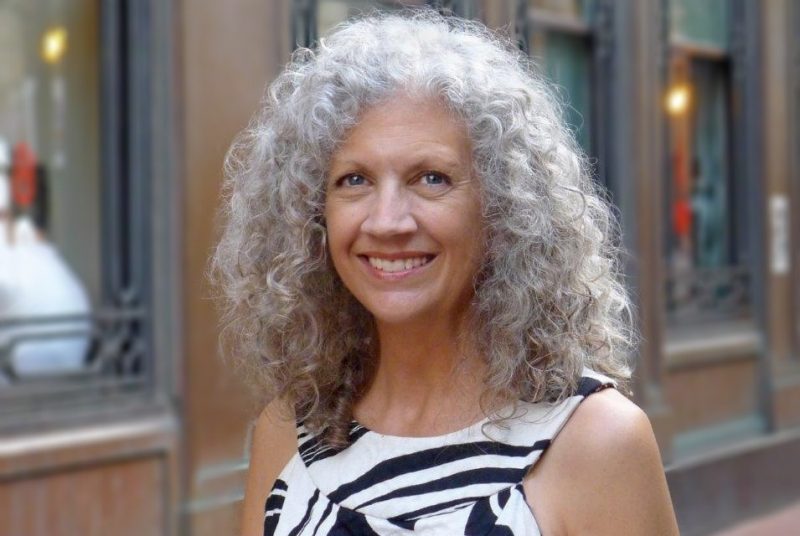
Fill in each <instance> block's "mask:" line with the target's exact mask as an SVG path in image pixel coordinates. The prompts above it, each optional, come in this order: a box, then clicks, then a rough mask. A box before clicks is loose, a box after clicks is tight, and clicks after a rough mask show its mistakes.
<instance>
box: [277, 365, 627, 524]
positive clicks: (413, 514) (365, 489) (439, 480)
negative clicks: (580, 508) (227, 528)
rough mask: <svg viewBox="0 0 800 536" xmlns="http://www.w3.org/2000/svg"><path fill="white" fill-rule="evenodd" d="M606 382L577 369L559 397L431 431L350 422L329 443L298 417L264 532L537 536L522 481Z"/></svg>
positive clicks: (607, 383)
mask: <svg viewBox="0 0 800 536" xmlns="http://www.w3.org/2000/svg"><path fill="white" fill-rule="evenodd" d="M613 385H614V384H613V381H611V380H610V379H608V378H606V377H604V376H601V375H599V374H597V373H595V372H592V371H590V370H588V369H586V370H584V374H583V378H582V379H581V382H580V386H579V389H578V392H577V393H576V394H575V395H574V396H572V397H570V398H567V399H566V400H563V401H561V402H559V403H557V404H547V403H536V404H529V403H525V404H520V409H519V411H517V412H516V414H515V415H514V417H512V419H511V420H509V421H506V422H505V423H503V424H502V425H500V426H495V425H492V424H489V420H488V419H486V420H484V421H482V422H479V423H476V424H474V425H472V426H470V427H468V428H465V429H463V430H459V431H457V432H453V433H450V434H446V435H442V436H436V437H397V436H387V435H382V434H379V433H376V432H373V431H371V430H368V429H367V428H365V427H364V426H362V425H360V424H358V423H353V424H352V425H351V429H350V445H349V446H348V447H347V448H345V449H344V450H338V451H337V450H334V449H331V448H328V447H326V446H325V445H324V444H322V443H321V442H320V441H319V440H318V438H316V437H315V436H313V435H312V434H310V433H309V432H308V431H307V430H306V429H305V427H303V425H302V424H299V425H298V428H297V430H298V452H297V454H295V456H294V457H293V458H292V459H291V460H290V461H289V463H288V464H287V465H286V467H285V468H284V469H283V471H282V472H281V474H280V476H279V477H278V479H277V480H276V482H275V484H274V486H273V488H272V491H271V492H270V495H269V497H268V498H267V501H266V505H265V515H264V534H265V536H273V535H280V536H286V535H288V536H301V535H302V536H306V535H309V536H310V535H318V536H322V535H341V536H344V535H354V536H356V535H357V536H368V535H381V536H384V535H406V534H424V535H435V536H439V535H442V536H444V535H447V536H453V535H456V534H464V535H470V536H472V535H482V536H483V535H492V536H501V535H503V536H516V535H525V536H529V535H539V534H540V531H539V528H538V526H537V524H536V520H535V519H534V517H533V514H532V513H531V510H530V508H529V507H528V505H527V502H526V499H525V493H524V491H523V488H522V480H523V478H524V477H525V475H526V474H527V473H528V471H529V470H530V468H531V467H533V465H534V464H535V463H536V462H537V460H539V458H540V457H541V455H542V453H543V452H544V451H545V450H546V449H547V447H548V446H549V445H550V442H551V441H552V440H553V438H555V436H556V435H557V434H558V432H559V431H560V430H561V428H562V427H563V426H564V424H565V423H566V422H567V420H568V419H569V417H570V416H571V415H572V413H573V412H574V411H575V409H576V408H577V407H578V404H580V402H581V401H583V399H584V398H585V397H586V396H588V395H590V394H591V393H594V392H596V391H599V390H601V389H604V388H606V387H612V386H613Z"/></svg>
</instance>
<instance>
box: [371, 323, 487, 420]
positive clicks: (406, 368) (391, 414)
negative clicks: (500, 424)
mask: <svg viewBox="0 0 800 536" xmlns="http://www.w3.org/2000/svg"><path fill="white" fill-rule="evenodd" d="M376 327H377V331H378V340H379V359H378V366H377V368H376V370H375V374H374V376H373V378H372V382H371V383H370V386H369V388H368V389H367V392H366V393H365V394H364V396H363V397H362V399H361V400H360V401H359V403H358V404H357V405H356V408H355V409H356V418H358V420H360V421H361V422H363V423H364V424H366V425H367V426H368V427H370V428H373V429H375V430H378V431H382V432H384V433H391V434H396V435H429V434H432V433H433V434H436V433H445V432H448V431H452V429H458V428H461V427H462V426H465V425H467V424H470V423H472V422H474V421H476V420H480V418H482V415H481V414H480V395H481V393H482V391H483V389H482V385H483V372H484V363H483V362H482V360H481V359H480V358H479V356H477V355H476V352H475V351H474V344H470V340H469V338H468V337H464V336H462V333H463V322H455V323H453V322H450V323H448V322H417V323H413V324H403V325H385V324H381V323H378V325H377V326H376ZM448 428H450V429H448Z"/></svg>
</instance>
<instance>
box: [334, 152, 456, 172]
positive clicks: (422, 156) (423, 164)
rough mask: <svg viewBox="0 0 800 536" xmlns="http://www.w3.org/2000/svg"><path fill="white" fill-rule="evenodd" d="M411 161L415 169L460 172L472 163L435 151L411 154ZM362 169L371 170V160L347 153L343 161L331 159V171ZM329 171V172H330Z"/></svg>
mask: <svg viewBox="0 0 800 536" xmlns="http://www.w3.org/2000/svg"><path fill="white" fill-rule="evenodd" d="M409 159H410V160H412V161H413V162H414V163H413V164H412V165H411V166H410V167H412V168H413V169H420V170H422V169H425V168H432V169H446V170H453V171H455V170H459V169H461V168H462V167H465V168H470V167H471V162H470V163H466V165H465V163H464V162H462V161H461V160H460V159H458V158H455V157H453V156H450V155H444V154H442V153H440V152H437V151H433V152H427V151H426V152H420V153H419V154H416V155H415V154H413V153H412V154H410V155H409ZM334 167H335V168H345V169H351V168H361V169H369V168H370V167H371V165H370V158H367V159H364V160H361V159H358V158H356V157H351V156H348V155H347V153H345V155H344V158H341V159H333V158H332V159H331V162H330V169H333V168H334ZM330 169H329V170H330Z"/></svg>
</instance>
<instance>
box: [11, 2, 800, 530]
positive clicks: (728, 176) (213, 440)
mask: <svg viewBox="0 0 800 536" xmlns="http://www.w3.org/2000/svg"><path fill="white" fill-rule="evenodd" d="M424 3H429V4H433V5H435V7H439V8H442V9H448V10H450V11H452V12H454V13H456V14H458V15H461V16H465V17H469V18H475V19H479V20H482V21H484V22H486V23H487V24H488V25H489V26H491V27H494V28H498V29H499V30H500V31H503V32H505V33H507V34H508V35H509V36H510V37H511V38H512V39H514V40H516V41H517V42H518V43H519V46H520V47H521V48H522V49H523V50H525V51H527V52H528V53H529V54H530V55H531V56H533V57H534V58H535V59H536V61H537V62H538V64H539V66H540V68H541V69H542V71H543V72H544V73H545V74H546V75H547V76H549V77H550V78H551V79H552V80H553V81H554V82H555V83H556V84H557V85H558V87H559V88H560V89H559V91H560V94H561V96H562V97H563V99H564V101H565V102H566V103H567V104H568V106H567V107H566V108H565V115H566V118H567V120H568V121H569V122H570V123H571V124H572V126H573V128H574V130H575V133H576V137H577V138H578V140H579V141H580V143H581V144H582V145H583V147H584V148H585V149H586V151H587V153H588V154H589V155H590V156H591V157H592V158H593V159H594V160H595V162H596V166H595V175H596V179H597V181H598V182H599V183H600V184H602V185H603V186H604V188H605V189H606V190H607V192H608V196H609V199H610V200H611V201H612V202H613V203H614V204H615V206H616V207H617V209H618V211H619V217H620V221H621V223H622V228H623V242H624V245H625V246H626V248H627V249H628V251H629V252H630V255H629V257H628V258H626V271H627V273H628V281H629V284H630V287H631V290H632V293H633V295H634V296H635V301H636V306H637V312H638V315H637V318H638V323H639V326H638V327H639V330H640V331H641V333H642V338H643V344H642V345H641V348H640V350H639V352H638V354H637V356H636V376H635V383H634V398H635V400H636V402H637V403H638V404H639V405H641V406H642V407H643V408H644V409H645V410H646V411H647V412H648V414H649V415H650V418H651V420H652V422H653V426H654V430H655V432H656V435H657V438H658V440H659V445H660V447H661V450H662V455H663V457H664V461H665V464H666V466H667V469H668V477H669V481H670V487H671V491H672V495H673V500H674V502H675V505H676V509H677V512H678V516H679V520H680V523H681V526H682V529H683V531H684V533H685V534H705V533H708V532H710V531H712V530H714V529H716V528H720V527H723V526H725V525H727V524H730V523H732V522H734V521H736V520H738V519H742V518H745V517H748V516H751V515H755V514H757V513H762V512H764V511H766V510H769V509H771V508H774V507H778V506H780V505H782V504H785V503H787V502H789V501H791V500H793V499H794V500H796V499H797V498H799V497H800V469H799V468H798V467H800V464H797V463H793V461H794V460H797V459H800V278H798V275H800V264H798V263H799V262H800V257H799V256H798V255H799V254H800V247H798V246H799V245H800V238H798V237H800V212H798V207H800V32H797V31H796V28H798V27H800V5H798V4H797V3H796V2H792V1H791V0H770V1H769V2H759V1H756V0H705V1H703V2H695V1H692V0H642V1H636V0H619V1H613V0H450V1H430V2H425V1H424V0H417V1H394V0H383V1H381V0H294V1H292V0H232V1H228V2H215V1H211V0H193V1H189V0H183V1H177V0H173V1H160V0H142V1H135V2H134V1H125V0H96V1H90V0H37V1H32V2H31V1H27V0H0V157H2V156H3V154H6V153H7V155H8V157H7V158H6V159H5V160H7V162H5V161H4V159H3V158H0V190H2V188H4V186H3V184H4V183H5V184H7V188H6V190H7V192H8V195H7V198H8V200H7V201H3V192H2V191H0V535H3V536H5V535H6V534H8V535H15V536H16V535H29V534H191V535H218V534H232V533H235V531H236V530H237V518H238V509H239V506H240V501H241V490H242V487H243V479H244V474H245V470H246V465H247V445H248V442H249V438H248V434H249V426H250V422H251V421H252V419H253V418H254V416H255V415H256V414H257V411H258V403H257V402H254V401H253V400H251V399H250V398H248V396H247V394H246V393H245V392H244V388H243V387H242V385H241V382H240V381H239V380H238V379H237V378H236V377H235V373H234V371H233V370H231V367H230V366H228V365H226V364H225V362H224V361H223V360H221V359H220V356H219V355H218V352H217V334H218V331H217V317H216V314H215V310H214V307H213V304H212V300H211V298H212V294H213V291H212V289H210V288H209V287H208V285H207V283H206V279H205V275H204V272H205V269H206V265H207V258H208V255H209V253H210V251H211V248H212V247H213V243H214V238H215V236H216V231H215V219H214V216H213V215H214V213H215V211H216V209H217V207H218V203H219V186H220V183H221V178H222V161H223V159H224V155H225V152H226V149H227V147H228V146H229V144H230V142H231V140H232V138H233V137H234V136H235V134H236V133H237V132H238V131H239V130H241V129H242V128H243V127H244V126H245V125H246V124H247V121H248V119H249V117H250V116H251V115H252V114H253V113H254V111H255V110H256V109H257V107H258V104H259V101H260V99H261V97H262V95H263V91H264V89H265V85H266V84H268V83H269V82H270V81H271V80H272V79H273V78H274V77H275V76H276V75H277V73H278V72H279V71H280V69H281V67H282V66H283V65H284V64H285V63H286V61H288V58H289V55H290V53H291V51H292V50H293V49H294V48H295V47H296V46H298V45H308V44H311V43H313V42H314V41H315V40H316V39H317V38H318V37H319V36H320V35H322V34H324V32H325V31H326V30H327V29H329V28H330V27H331V26H333V25H334V24H336V23H337V22H338V21H340V20H343V19H344V18H346V17H348V16H349V15H351V14H354V13H357V12H358V11H360V10H363V9H366V8H370V7H377V8H380V9H395V8H397V7H400V6H401V5H403V4H405V5H419V4H424ZM3 181H4V182H3ZM26 229H27V231H26ZM31 229H33V230H32V231H31ZM43 266H44V267H46V268H42V267H43ZM54 281H56V282H58V281H62V282H61V283H58V284H56V283H53V282H54ZM45 282H49V286H48V285H45ZM65 288H70V289H73V290H72V291H71V293H69V292H66V291H63V289H65ZM53 289H55V290H53ZM59 289H61V290H59ZM76 289H77V290H76ZM37 293H38V294H37ZM55 294H58V295H59V296H63V299H62V300H61V301H62V302H63V304H61V305H58V306H55V305H53V302H54V301H55V300H53V299H52V296H53V295H55ZM38 296H44V298H40V297H38ZM42 302H46V303H47V304H48V305H42ZM70 352H72V354H74V353H75V352H77V353H78V354H77V355H79V359H77V360H75V359H73V360H69V359H66V358H65V357H64V356H67V355H72V354H70Z"/></svg>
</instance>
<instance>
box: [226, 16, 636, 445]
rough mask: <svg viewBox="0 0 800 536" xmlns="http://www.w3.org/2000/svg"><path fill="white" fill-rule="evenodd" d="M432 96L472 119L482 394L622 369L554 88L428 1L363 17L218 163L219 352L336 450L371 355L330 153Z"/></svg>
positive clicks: (505, 395)
mask: <svg viewBox="0 0 800 536" xmlns="http://www.w3.org/2000/svg"><path fill="white" fill-rule="evenodd" d="M399 91H404V92H413V93H414V94H417V95H423V96H430V97H433V98H437V99H440V100H441V101H442V102H443V103H445V105H446V107H447V108H448V109H450V110H451V111H452V112H453V113H455V114H456V115H457V116H458V117H460V118H461V119H462V120H463V121H464V123H465V124H466V126H467V131H468V134H469V137H470V139H471V140H472V146H473V161H474V162H473V163H474V168H475V170H476V172H477V175H478V176H479V179H480V181H481V194H482V196H483V198H482V210H483V218H484V225H485V228H486V230H487V233H486V237H487V238H486V247H485V258H484V259H483V263H482V266H481V269H480V271H479V274H478V276H477V278H476V281H475V295H474V298H473V302H472V307H471V320H470V322H471V325H470V329H471V330H472V332H474V333H477V334H479V336H477V337H475V340H476V341H478V345H479V348H477V350H478V352H479V355H481V356H483V358H484V359H485V361H486V365H487V368H486V370H487V372H486V378H485V389H486V391H485V393H484V394H485V395H486V394H489V395H491V396H492V397H493V398H494V399H500V400H506V401H509V402H514V401H517V400H527V401H539V400H558V399H560V398H563V397H565V396H568V395H570V394H571V393H572V392H574V390H575V389H576V383H577V380H578V378H579V377H580V375H581V371H582V369H583V367H584V366H588V367H590V368H592V369H594V370H596V371H598V372H601V373H604V374H606V375H608V376H610V377H612V378H614V379H616V380H617V381H619V382H624V381H625V380H626V379H627V378H628V377H629V376H630V369H629V367H628V365H627V356H628V355H629V351H630V349H631V347H632V343H633V341H634V333H633V331H632V328H631V315H630V306H629V300H628V297H627V295H626V292H625V288H624V286H623V285H622V283H621V275H620V270H619V264H618V259H617V256H618V253H619V252H618V251H617V249H616V247H615V245H614V242H615V238H616V236H617V231H618V229H617V226H616V222H615V219H614V217H613V215H612V212H611V210H610V208H609V206H608V204H607V203H606V202H605V201H604V200H603V197H602V195H601V194H600V192H599V191H598V190H597V188H596V186H595V184H594V183H593V181H592V180H591V178H590V167H589V165H588V163H587V160H586V159H585V157H584V156H583V154H582V151H581V150H580V148H579V147H578V146H577V144H576V142H575V140H574V137H573V135H572V133H571V132H570V130H569V129H568V128H567V127H566V126H565V122H564V120H563V119H562V110H561V106H560V104H559V101H558V99H557V98H556V97H555V96H554V93H553V91H552V89H551V88H550V87H549V85H548V83H547V82H545V81H544V80H543V79H542V78H541V77H540V75H539V74H537V72H536V70H535V69H534V67H533V66H532V65H531V62H530V60H529V59H528V58H527V57H526V56H525V55H524V54H522V53H521V52H520V51H519V50H517V49H515V47H514V46H513V44H512V43H511V42H509V41H507V40H505V39H503V38H501V37H499V36H497V35H495V34H493V33H492V32H491V31H489V30H488V29H486V28H485V27H484V26H483V25H481V24H479V23H476V22H470V21H464V20H461V19H457V18H451V17H444V16H441V15H439V14H437V13H435V12H433V11H432V10H416V11H414V12H409V13H403V14H391V15H388V14H370V15H368V16H365V17H363V18H361V19H359V20H355V21H351V22H348V23H345V24H342V25H340V26H339V27H337V28H336V29H335V30H334V31H333V32H332V33H331V34H330V35H329V36H328V37H327V38H325V39H322V40H321V41H320V44H319V46H318V47H317V48H316V50H310V49H306V48H301V49H299V50H297V51H296V52H295V53H294V54H293V56H292V60H291V62H290V63H289V64H288V65H287V67H286V69H285V70H284V71H283V72H282V73H281V74H280V75H279V76H278V78H277V79H276V80H275V81H274V82H273V83H272V84H271V85H270V87H269V89H268V92H267V95H266V97H265V100H264V102H263V105H262V107H261V110H260V113H258V114H257V116H256V117H255V118H254V119H253V120H252V121H251V123H250V125H249V126H248V128H247V129H246V130H245V131H244V132H242V133H241V134H240V135H239V137H238V138H237V140H236V141H235V142H234V144H233V146H232V148H231V150H230V152H229V154H228V156H227V159H226V166H225V172H226V183H225V194H226V196H225V199H226V202H225V205H224V213H223V217H224V220H225V224H224V229H223V234H222V237H221V240H220V241H219V243H218V245H217V247H216V251H215V252H214V254H213V257H212V259H211V275H212V280H213V281H214V282H215V283H216V285H217V286H218V287H219V288H220V289H221V290H222V296H221V299H222V303H223V305H224V315H223V326H224V329H223V331H222V335H223V336H222V339H221V340H222V341H223V352H224V353H225V354H226V355H230V356H235V358H236V360H237V362H238V363H239V364H241V365H242V366H243V367H244V372H245V375H246V377H247V378H248V379H250V380H252V382H253V383H254V384H255V386H256V387H257V389H258V391H259V393H261V394H262V395H263V397H264V399H265V400H269V399H272V398H274V397H281V398H283V399H284V400H285V401H287V402H288V403H289V404H290V405H291V406H293V407H294V410H295V412H296V414H297V415H298V417H299V418H301V419H303V420H304V421H305V424H306V425H307V426H309V427H310V428H311V429H312V430H314V431H316V432H317V433H320V434H322V435H323V437H324V438H325V440H326V441H328V442H329V444H331V445H335V446H336V445H338V446H341V445H343V444H345V443H346V440H347V430H348V426H349V422H350V419H351V418H352V407H353V404H354V403H355V401H356V400H357V398H358V396H359V394H360V392H361V390H362V389H363V387H364V386H365V384H366V383H367V382H368V381H369V379H370V376H371V374H372V372H373V370H372V368H371V367H372V364H373V363H374V362H375V351H376V346H375V343H374V337H371V336H372V335H374V329H375V328H374V324H373V320H372V317H371V315H370V314H369V313H368V312H367V311H366V310H365V309H364V308H363V307H362V306H361V304H359V303H358V302H357V301H356V300H355V299H354V298H353V296H352V295H351V294H350V292H349V291H348V290H347V289H346V288H345V287H344V285H343V284H342V283H341V281H340V280H339V278H338V276H337V274H336V272H335V270H334V268H333V266H332V263H331V261H330V259H329V258H328V254H327V250H326V246H325V238H324V236H325V228H324V222H323V221H322V216H321V215H322V213H323V208H324V199H325V181H324V178H325V175H326V169H327V165H328V161H329V158H330V156H331V154H332V152H333V151H334V150H335V149H336V148H337V145H338V144H339V143H340V142H341V141H342V140H343V139H344V138H345V136H346V135H347V133H348V131H349V129H351V128H352V127H353V126H354V125H355V124H356V123H357V122H358V120H359V117H360V115H361V114H363V112H364V111H365V110H366V109H367V108H369V107H370V106H374V105H375V104H377V103H379V102H381V101H382V100H384V99H387V98H391V96H392V95H393V94H396V93H398V92H399Z"/></svg>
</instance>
